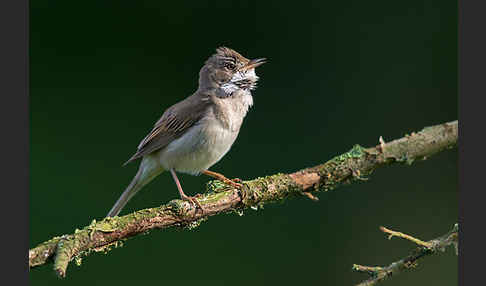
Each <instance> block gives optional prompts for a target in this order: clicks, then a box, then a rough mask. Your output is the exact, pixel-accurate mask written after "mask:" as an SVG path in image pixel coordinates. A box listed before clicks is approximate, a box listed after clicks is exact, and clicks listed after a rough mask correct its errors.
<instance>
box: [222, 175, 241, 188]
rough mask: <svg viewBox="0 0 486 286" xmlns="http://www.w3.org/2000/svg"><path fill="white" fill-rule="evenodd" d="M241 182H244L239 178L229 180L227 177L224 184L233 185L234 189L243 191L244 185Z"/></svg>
mask: <svg viewBox="0 0 486 286" xmlns="http://www.w3.org/2000/svg"><path fill="white" fill-rule="evenodd" d="M239 182H243V181H242V180H241V179H239V178H234V179H228V178H226V177H225V178H224V179H223V183H225V184H228V185H231V186H233V187H234V188H237V189H241V188H242V187H243V185H242V184H240V183H239Z"/></svg>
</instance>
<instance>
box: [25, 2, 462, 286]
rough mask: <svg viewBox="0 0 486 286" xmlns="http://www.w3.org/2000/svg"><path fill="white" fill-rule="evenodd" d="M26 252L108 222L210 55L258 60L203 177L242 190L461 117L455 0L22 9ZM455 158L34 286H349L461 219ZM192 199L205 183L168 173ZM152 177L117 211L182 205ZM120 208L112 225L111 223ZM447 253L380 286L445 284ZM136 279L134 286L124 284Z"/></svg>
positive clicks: (45, 272)
mask: <svg viewBox="0 0 486 286" xmlns="http://www.w3.org/2000/svg"><path fill="white" fill-rule="evenodd" d="M30 8H31V10H30V113H31V123H30V126H31V127H30V128H31V129H30V130H31V134H30V138H31V150H30V156H31V157H30V174H31V175H30V176H31V184H30V185H31V191H30V246H31V247H34V246H35V245H37V244H38V243H40V242H43V241H45V240H47V239H49V238H51V237H53V236H56V235H61V234H65V233H72V232H73V231H74V229H75V228H81V227H84V226H86V225H88V224H89V223H90V222H91V220H92V219H98V220H99V219H102V218H103V217H104V216H105V215H106V213H107V212H108V210H109V209H110V208H111V207H112V205H113V204H114V203H115V201H116V200H117V199H118V197H119V195H120V194H121V192H122V191H123V189H124V188H125V187H126V186H127V184H128V183H129V182H130V180H131V179H132V176H133V175H134V174H135V172H136V170H137V167H138V164H137V163H132V164H130V165H128V166H126V167H122V166H121V165H122V163H123V162H125V161H126V160H127V159H128V158H129V157H130V156H131V155H132V154H133V153H134V152H135V150H136V147H137V145H138V143H139V142H140V140H141V139H143V137H144V136H145V135H146V134H147V133H148V132H149V131H150V130H151V128H152V126H153V124H154V123H155V121H157V120H158V119H159V117H160V116H161V115H162V113H163V111H164V110H165V109H166V108H168V107H169V106H171V105H172V104H174V103H176V102H177V101H180V100H182V99H183V98H185V97H186V96H188V95H190V94H191V93H193V92H194V91H195V90H196V88H197V81H198V73H199V69H200V68H201V67H202V65H203V64H204V61H205V60H206V59H207V58H208V57H209V56H210V55H211V54H212V53H214V51H215V49H216V48H217V47H218V46H221V45H226V46H228V47H231V48H234V49H235V50H237V51H238V52H240V53H241V54H243V55H244V56H246V57H248V58H257V57H266V58H268V63H267V64H265V65H263V66H262V67H261V68H259V69H258V70H257V73H258V75H259V76H260V77H261V80H260V82H259V88H258V89H257V90H256V91H255V92H254V93H253V95H254V102H255V105H254V107H253V108H252V109H251V110H250V113H249V114H248V116H247V117H246V120H245V122H244V124H243V127H242V129H241V132H240V135H239V137H238V139H237V141H236V143H235V144H234V145H233V148H232V149H231V151H230V152H229V153H228V154H227V155H226V156H225V157H224V158H223V159H222V160H221V161H220V162H219V163H218V164H216V165H215V166H214V167H213V168H212V170H213V171H217V172H222V173H224V174H225V175H227V176H228V177H239V178H242V179H252V178H255V177H258V176H264V175H270V174H274V173H276V172H293V171H296V170H299V169H302V168H305V167H310V166H314V165H316V164H319V163H322V162H325V161H327V160H329V159H331V158H332V157H333V156H335V155H339V154H341V153H343V152H346V151H348V150H349V149H351V148H352V146H353V145H354V144H360V145H362V146H365V147H369V146H373V145H376V144H378V138H379V136H383V138H384V139H385V141H391V140H393V139H396V138H399V137H402V136H404V135H405V134H406V133H411V132H412V131H419V130H421V129H422V128H423V127H425V126H430V125H435V124H440V123H444V122H448V121H452V120H456V119H457V118H458V106H457V101H458V95H457V94H458V91H457V20H458V19H457V1H443V0H442V1H439V0H437V1H422V0H420V1H419V0H410V1H384V0H377V1H298V2H295V1H287V2H285V1H89V0H88V1H42V0H32V1H30ZM457 157H458V152H457V150H455V149H453V150H447V151H445V152H443V153H441V154H439V155H437V156H434V157H432V158H430V160H427V161H424V162H418V163H416V164H413V165H412V166H406V165H398V166H392V167H387V168H382V169H378V170H377V171H376V172H375V173H374V174H373V175H372V176H371V178H370V180H369V181H368V182H365V183H361V184H354V185H349V186H344V187H340V188H338V189H336V190H334V191H330V192H327V193H322V194H320V195H319V197H320V201H319V202H318V203H315V202H312V201H311V200H309V199H306V198H295V199H291V200H287V201H286V202H285V203H283V204H272V205H267V206H266V207H265V209H264V210H261V211H260V210H259V211H253V210H247V211H245V213H244V215H243V216H242V217H239V216H238V215H236V214H231V215H219V216H216V217H212V218H210V219H209V220H208V221H207V222H205V223H203V224H202V225H201V226H200V227H198V228H197V229H195V230H193V231H187V230H180V229H168V230H164V231H152V232H151V233H150V234H149V235H144V236H138V237H135V238H133V239H130V240H128V241H127V242H125V246H124V247H123V248H118V249H114V250H113V251H110V252H109V253H108V255H103V254H93V255H90V256H88V257H86V258H84V259H83V264H82V265H81V267H77V266H75V264H74V263H73V264H71V265H70V267H69V268H68V273H67V278H66V279H64V280H60V279H58V278H57V277H56V276H55V274H54V272H53V270H52V264H50V265H48V266H41V267H38V268H35V269H32V270H31V271H30V273H29V275H30V280H31V284H32V285H86V284H87V283H90V284H93V285H117V286H121V285H134V283H137V282H139V283H157V285H166V284H168V283H170V284H171V285H199V286H203V285H296V284H298V285H352V284H355V283H358V282H360V281H362V280H364V279H367V278H368V277H367V276H366V275H364V274H358V273H354V272H352V271H351V267H352V264H353V263H357V264H364V265H372V266H374V265H386V264H388V263H391V262H392V261H395V260H397V259H399V258H401V257H404V256H405V255H406V254H408V253H409V251H410V250H411V249H413V248H414V247H415V245H413V244H411V243H410V242H408V241H405V240H401V239H393V240H391V241H388V240H386V236H385V235H384V234H383V233H381V232H380V231H379V229H378V227H379V226H380V225H384V226H386V227H389V228H391V229H394V230H398V231H402V232H405V233H408V234H411V235H415V236H417V237H419V238H421V239H424V240H429V239H432V238H435V237H437V236H439V235H442V234H444V233H446V232H447V231H449V230H450V229H451V227H452V226H453V224H454V223H455V222H457V219H458V200H457V197H458V189H457V188H458V175H457V173H458V172H457V171H458V162H457V161H458V158H457ZM179 178H180V179H181V181H182V185H183V187H184V189H185V191H186V193H188V194H195V193H197V192H201V191H202V190H203V189H204V185H205V183H206V182H207V181H208V180H209V178H207V177H204V176H199V177H194V176H189V175H180V177H179ZM177 197H178V194H177V189H176V187H175V185H174V183H173V181H172V178H171V177H170V175H168V173H164V174H162V175H161V176H159V177H158V178H157V179H156V180H154V181H153V182H152V183H150V184H149V185H148V186H146V187H145V188H144V189H143V190H142V191H141V192H140V193H138V194H137V196H135V197H134V198H133V199H132V200H131V201H130V202H129V204H128V205H127V207H126V208H125V209H124V211H123V213H124V214H126V213H129V212H132V211H135V210H138V209H142V208H147V207H154V206H158V205H160V204H163V203H165V202H167V201H169V200H171V199H174V198H177ZM123 213H122V214H123ZM457 261H458V259H457V257H456V256H455V255H454V253H453V251H452V249H448V250H447V251H446V253H444V254H442V255H439V256H433V257H428V258H426V259H424V260H422V261H420V262H419V265H418V268H417V269H416V270H415V271H413V272H408V273H403V274H401V275H399V276H396V277H394V278H393V279H392V280H390V281H389V282H387V285H457V277H458V271H457V266H458V262H457ZM135 285H137V284H135Z"/></svg>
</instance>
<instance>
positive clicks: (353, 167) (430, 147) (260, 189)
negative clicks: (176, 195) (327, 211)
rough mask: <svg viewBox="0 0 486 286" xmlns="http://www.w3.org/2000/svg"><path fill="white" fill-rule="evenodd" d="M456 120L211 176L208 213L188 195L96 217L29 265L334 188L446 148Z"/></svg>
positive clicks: (57, 262)
mask: <svg viewBox="0 0 486 286" xmlns="http://www.w3.org/2000/svg"><path fill="white" fill-rule="evenodd" d="M457 140H458V124H457V120H456V121H453V122H448V123H444V124H440V125H436V126H432V127H427V128H424V129H423V130H422V131H420V132H418V133H412V134H410V135H406V136H405V137H403V138H400V139H397V140H394V141H391V142H389V143H385V142H384V141H383V139H382V138H381V137H380V144H379V145H377V146H375V147H371V148H366V149H365V148H363V147H361V146H359V145H355V146H354V147H353V148H352V149H351V150H350V151H349V152H347V153H344V154H342V155H339V156H337V157H335V158H333V159H331V160H329V161H328V162H326V163H324V164H321V165H318V166H315V167H310V168H306V169H303V170H300V171H297V172H295V173H292V174H275V175H272V176H268V177H262V178H257V179H254V180H250V181H243V182H242V184H243V187H242V189H241V190H238V189H235V188H232V187H230V186H228V185H225V184H223V183H221V182H219V181H210V182H209V183H208V184H207V186H206V193H204V194H202V195H199V198H198V201H199V202H200V203H201V205H202V206H203V208H204V213H202V212H201V211H200V210H197V209H196V208H195V207H194V206H193V205H191V204H190V203H188V202H186V201H181V200H172V201H170V202H169V203H167V204H165V205H162V206H160V207H157V208H149V209H144V210H139V211H136V212H134V213H131V214H128V215H125V216H122V217H113V218H105V219H103V220H102V221H99V222H97V221H96V220H93V222H92V223H91V224H90V225H89V226H86V227H84V228H83V229H81V230H78V229H76V231H75V232H74V233H73V234H69V235H63V236H60V237H54V238H52V239H51V240H49V241H46V242H44V243H41V244H39V245H38V246H36V247H34V248H32V249H30V250H29V267H30V268H32V267H35V266H39V265H42V264H45V263H46V262H48V261H49V260H50V259H52V258H53V256H54V270H55V271H56V272H57V274H58V275H59V276H60V277H64V276H65V275H66V269H67V266H68V264H69V262H70V261H71V260H73V259H76V262H79V261H80V257H81V256H83V255H87V254H89V253H90V252H92V251H107V250H109V249H110V247H112V246H115V247H116V246H118V244H119V243H120V242H121V241H122V240H125V239H127V238H129V237H132V236H135V235H137V234H141V233H144V232H147V231H148V230H151V229H155V228H159V229H163V228H167V227H171V226H181V227H187V228H194V227H196V226H198V225H199V224H200V223H201V222H202V221H204V220H206V219H207V218H208V217H210V216H213V215H217V214H219V213H225V212H234V211H236V212H238V211H241V210H242V209H246V208H248V207H252V208H258V207H260V206H262V205H263V204H266V203H269V202H275V201H279V200H283V199H286V198H288V197H292V196H302V195H304V196H306V197H309V198H311V199H313V200H315V199H316V198H315V197H314V195H313V194H311V193H314V194H315V193H318V192H325V191H329V190H332V189H334V188H336V187H338V186H340V185H342V184H349V183H351V182H353V181H362V180H366V178H365V177H366V176H368V175H370V174H371V173H372V172H373V171H374V170H375V169H376V168H378V167H381V166H385V165H389V164H395V163H406V164H409V165H410V164H412V162H414V161H415V160H425V159H426V158H428V157H430V156H432V155H434V154H436V153H438V152H440V151H442V150H444V149H447V148H453V147H455V146H457Z"/></svg>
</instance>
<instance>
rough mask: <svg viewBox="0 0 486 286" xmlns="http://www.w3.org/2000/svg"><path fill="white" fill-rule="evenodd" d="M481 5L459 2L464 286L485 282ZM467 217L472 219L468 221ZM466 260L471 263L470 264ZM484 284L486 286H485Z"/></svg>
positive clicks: (461, 272) (484, 77) (461, 278)
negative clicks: (483, 268) (482, 197)
mask: <svg viewBox="0 0 486 286" xmlns="http://www.w3.org/2000/svg"><path fill="white" fill-rule="evenodd" d="M485 6H486V5H485V3H484V2H481V1H460V2H459V23H458V24H459V41H458V42H459V43H458V45H459V46H458V51H459V56H458V60H459V63H458V67H459V95H458V98H459V138H460V139H459V188H460V189H459V190H458V193H459V223H460V225H459V226H460V227H459V281H458V282H459V283H458V285H474V284H478V282H479V284H481V281H484V278H483V277H482V276H483V271H484V270H482V266H483V263H482V261H483V257H484V236H483V235H482V234H481V232H482V230H483V229H484V227H483V226H484V217H485V215H484V212H483V211H482V209H484V202H485V200H483V199H481V198H480V197H481V196H484V183H483V182H481V181H482V179H483V178H484V177H485V175H484V170H485V168H484V165H483V164H482V162H483V160H482V159H483V157H486V156H485V155H484V152H483V151H482V150H483V148H484V146H485V144H484V142H483V140H481V139H482V135H483V134H484V131H485V130H486V129H485V122H486V120H485V119H484V118H483V117H484V114H485V112H484V108H485V107H486V104H484V103H483V101H484V98H485V95H486V91H485V88H484V84H485V80H486V73H485V71H484V70H485V66H486V63H485V51H486V44H485V43H486V40H485V37H484V27H486V24H485V21H484V11H485V9H486V7H485ZM466 213H468V214H469V216H468V218H467V220H466V219H465V215H466ZM465 257H467V259H468V262H467V265H466V262H465ZM483 283H484V282H483Z"/></svg>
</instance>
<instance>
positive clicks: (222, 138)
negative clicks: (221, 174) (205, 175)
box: [159, 118, 238, 174]
mask: <svg viewBox="0 0 486 286" xmlns="http://www.w3.org/2000/svg"><path fill="white" fill-rule="evenodd" d="M237 136H238V132H237V131H236V132H235V131H232V130H231V129H228V128H225V127H224V126H222V125H221V124H220V123H219V122H217V120H216V119H215V118H204V119H202V120H201V121H200V122H198V123H197V124H196V125H194V126H193V127H191V128H190V129H189V130H188V131H187V132H186V133H185V134H184V135H182V136H181V137H179V138H178V139H176V140H174V141H172V142H171V143H170V144H169V145H168V146H167V147H166V148H164V149H163V150H161V152H160V154H159V160H160V163H161V165H162V166H164V168H165V169H175V170H176V171H179V172H184V173H189V174H198V173H200V172H201V171H204V170H207V169H208V168H209V167H211V166H212V165H214V164H215V163H216V162H218V161H219V160H220V159H221V158H222V157H223V156H224V155H225V154H226V153H227V152H228V151H229V150H230V148H231V145H233V143H234V142H235V139H236V137H237Z"/></svg>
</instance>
